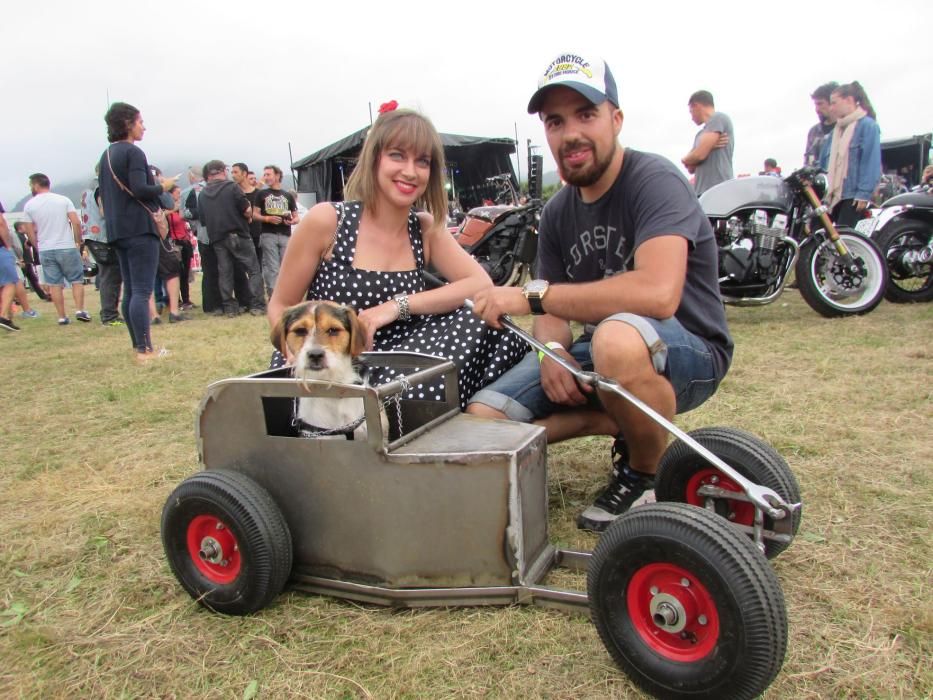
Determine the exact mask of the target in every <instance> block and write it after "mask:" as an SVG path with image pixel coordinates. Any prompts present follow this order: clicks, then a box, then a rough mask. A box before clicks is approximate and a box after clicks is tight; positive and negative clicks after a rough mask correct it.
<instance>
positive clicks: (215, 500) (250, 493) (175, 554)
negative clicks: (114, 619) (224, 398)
mask: <svg viewBox="0 0 933 700" xmlns="http://www.w3.org/2000/svg"><path fill="white" fill-rule="evenodd" d="M162 545H163V547H164V548H165V556H166V558H167V559H168V563H169V566H170V567H171V569H172V573H174V574H175V577H176V578H177V579H178V581H179V582H180V583H181V585H182V586H183V587H184V589H185V590H186V591H188V593H189V594H190V595H191V597H192V598H194V599H195V600H197V601H198V602H199V603H201V604H202V605H204V606H206V607H208V608H210V609H212V610H216V611H218V612H222V613H227V614H229V615H246V614H248V613H251V612H255V611H256V610H260V609H261V608H263V607H265V606H266V605H268V604H269V603H270V602H271V601H272V600H273V598H275V597H276V596H277V595H278V594H279V593H280V592H281V591H282V588H283V587H284V586H285V582H286V581H287V580H288V577H289V574H290V573H291V568H292V539H291V535H290V534H289V531H288V526H287V525H286V523H285V519H284V518H283V517H282V512H281V511H280V510H279V508H278V506H276V504H275V502H274V501H273V500H272V497H271V496H269V494H268V492H267V491H266V490H265V489H263V488H262V487H261V486H259V485H258V484H257V483H256V482H255V481H253V480H252V479H250V478H249V477H247V476H244V475H243V474H240V473H238V472H231V471H222V470H217V471H204V472H201V473H199V474H195V475H194V476H192V477H190V478H188V479H186V480H185V481H183V482H182V483H181V484H179V486H178V487H177V488H176V489H175V490H174V491H173V492H172V495H171V496H169V498H168V501H166V503H165V507H164V508H163V509H162Z"/></svg>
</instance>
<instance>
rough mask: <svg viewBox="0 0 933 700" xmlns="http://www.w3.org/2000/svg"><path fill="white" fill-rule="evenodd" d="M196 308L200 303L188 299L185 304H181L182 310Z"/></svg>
mask: <svg viewBox="0 0 933 700" xmlns="http://www.w3.org/2000/svg"><path fill="white" fill-rule="evenodd" d="M196 308H198V305H197V304H192V303H191V302H190V301H186V302H185V303H184V304H182V305H181V310H182V311H191V309H196Z"/></svg>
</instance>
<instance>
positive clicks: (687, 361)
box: [470, 314, 719, 423]
mask: <svg viewBox="0 0 933 700" xmlns="http://www.w3.org/2000/svg"><path fill="white" fill-rule="evenodd" d="M609 320H623V322H631V321H634V322H633V323H630V325H632V326H633V327H634V328H635V329H636V330H638V331H639V332H640V333H641V335H642V337H643V338H645V340H646V343H647V344H648V345H649V347H651V346H652V344H653V343H654V342H655V341H656V340H657V338H660V340H661V341H662V343H663V344H664V347H660V346H655V347H656V349H657V350H658V351H659V352H656V353H654V354H653V356H652V359H653V360H654V362H655V368H656V369H658V372H659V373H660V374H663V375H664V376H665V377H667V379H668V380H669V381H670V382H671V385H672V386H673V387H674V393H675V394H676V396H677V413H686V412H687V411H690V410H692V409H694V408H696V407H697V406H699V405H700V404H702V403H703V402H704V401H706V399H708V398H709V397H710V396H712V395H713V393H714V392H715V391H716V387H717V386H718V385H719V378H718V377H717V376H716V366H715V363H714V362H713V354H712V351H711V350H710V349H709V347H708V346H707V345H706V343H705V342H704V341H703V340H701V339H700V338H699V337H697V336H696V335H694V334H693V333H691V332H690V331H688V330H687V329H685V328H684V327H683V326H682V325H680V322H679V321H678V320H677V319H675V318H668V319H664V320H663V321H659V320H657V319H654V318H646V317H643V316H633V315H632V314H615V315H614V316H610V317H609V318H607V319H606V321H609ZM606 321H603V323H605V322H606ZM639 326H640V327H639ZM649 329H653V331H654V332H653V333H652V331H651V330H649ZM655 334H656V337H655ZM646 336H648V337H646ZM590 337H591V336H590V335H589V334H586V335H584V336H581V337H580V338H579V339H578V340H577V341H576V342H574V344H573V345H572V346H571V347H570V354H571V355H573V357H574V359H575V360H576V361H577V362H579V363H580V366H581V368H582V369H583V370H584V371H592V370H593V358H592V357H591V355H590ZM665 349H666V355H667V356H666V358H665V357H663V355H664V350H665ZM592 396H594V397H595V396H596V394H595V392H594V393H593V394H592ZM594 401H595V405H596V406H598V405H599V404H598V399H594ZM470 403H481V404H485V405H487V406H490V407H491V408H494V409H496V410H498V411H502V412H503V413H504V414H505V415H507V416H508V417H509V418H511V419H512V420H516V421H521V422H524V423H527V422H530V421H533V420H535V419H537V418H544V417H545V416H548V415H550V414H552V413H555V412H557V411H562V410H567V409H568V408H569V407H567V406H563V405H561V404H556V403H553V402H552V401H551V400H550V399H549V398H548V397H547V394H545V393H544V389H542V388H541V371H540V367H539V364H538V354H537V352H530V353H528V354H527V355H525V357H524V358H523V359H522V361H521V362H519V363H518V364H517V365H515V366H514V367H513V368H512V369H510V370H509V371H508V372H506V373H505V374H503V375H502V376H501V377H499V379H497V380H496V381H494V382H493V383H492V384H490V385H489V386H487V387H486V388H484V389H481V390H480V391H478V392H477V393H476V394H474V395H473V397H472V398H471V399H470Z"/></svg>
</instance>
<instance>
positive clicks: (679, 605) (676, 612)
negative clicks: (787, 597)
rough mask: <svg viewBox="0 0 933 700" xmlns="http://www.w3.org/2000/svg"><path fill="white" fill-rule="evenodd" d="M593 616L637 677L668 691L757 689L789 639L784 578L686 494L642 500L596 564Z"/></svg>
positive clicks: (612, 530) (599, 550)
mask: <svg viewBox="0 0 933 700" xmlns="http://www.w3.org/2000/svg"><path fill="white" fill-rule="evenodd" d="M587 592H588V595H589V601H590V612H591V617H592V620H593V623H594V624H595V625H596V629H597V631H598V632H599V636H600V639H602V641H603V644H604V645H605V646H606V649H607V650H608V651H609V654H610V655H611V656H612V658H613V660H614V661H615V662H616V664H618V666H619V667H620V668H622V670H624V671H625V672H626V673H627V674H628V675H629V677H630V678H631V679H632V681H633V682H634V683H635V684H636V685H638V686H639V687H641V688H642V689H644V690H646V691H647V692H649V693H651V694H652V695H654V696H656V697H663V698H693V699H698V698H715V699H716V700H723V699H725V698H753V697H756V696H758V695H759V694H761V693H762V692H763V691H764V690H765V689H766V688H767V687H768V685H769V684H770V683H771V681H772V680H774V677H775V676H776V675H777V673H778V671H779V670H780V668H781V664H782V663H783V660H784V653H785V651H786V648H787V613H786V610H785V607H784V595H783V593H782V591H781V586H780V583H779V582H778V580H777V577H776V576H775V574H774V571H773V570H772V569H771V567H770V566H769V564H768V562H767V560H766V559H765V558H764V557H763V556H762V555H761V552H759V551H758V549H757V547H755V545H754V544H753V543H752V542H751V541H750V540H749V539H748V538H747V537H745V536H744V535H742V534H741V533H740V532H738V531H737V530H736V529H735V528H733V527H731V526H730V525H729V524H728V523H727V522H726V521H724V520H723V519H722V518H718V517H716V516H715V515H713V514H712V513H710V512H709V511H706V510H704V509H702V508H697V507H696V506H691V505H687V504H683V503H663V504H660V503H659V504H654V505H646V506H642V507H639V508H634V509H632V510H631V511H629V512H628V513H626V514H625V515H623V516H622V517H620V518H619V519H617V520H616V521H615V522H614V523H613V524H612V525H610V527H609V529H608V530H606V532H605V533H604V534H603V535H602V536H601V537H600V539H599V542H598V544H597V545H596V549H595V551H594V552H593V557H592V559H591V561H590V565H589V570H588V573H587Z"/></svg>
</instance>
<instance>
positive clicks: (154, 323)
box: [149, 316, 162, 326]
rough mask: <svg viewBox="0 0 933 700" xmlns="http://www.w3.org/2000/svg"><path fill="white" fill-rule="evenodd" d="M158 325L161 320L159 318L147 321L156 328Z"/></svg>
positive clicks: (154, 317)
mask: <svg viewBox="0 0 933 700" xmlns="http://www.w3.org/2000/svg"><path fill="white" fill-rule="evenodd" d="M160 323H162V319H161V318H160V317H159V316H153V317H152V318H151V319H150V321H149V324H150V325H152V326H158V325H159V324H160Z"/></svg>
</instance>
